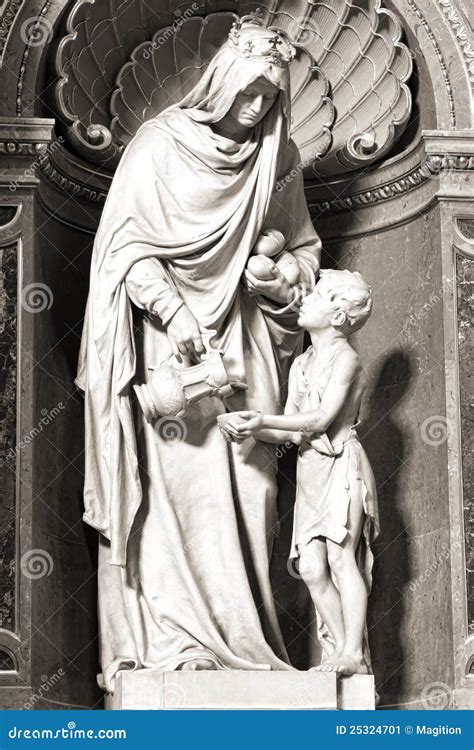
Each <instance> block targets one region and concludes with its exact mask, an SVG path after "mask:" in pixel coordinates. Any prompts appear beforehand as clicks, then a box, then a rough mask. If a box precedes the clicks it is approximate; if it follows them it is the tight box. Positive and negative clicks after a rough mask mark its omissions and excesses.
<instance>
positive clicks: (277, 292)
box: [243, 266, 293, 306]
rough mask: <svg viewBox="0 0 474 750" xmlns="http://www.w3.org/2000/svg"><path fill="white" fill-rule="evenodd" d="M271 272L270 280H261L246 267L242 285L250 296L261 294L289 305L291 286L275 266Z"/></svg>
mask: <svg viewBox="0 0 474 750" xmlns="http://www.w3.org/2000/svg"><path fill="white" fill-rule="evenodd" d="M273 273H274V278H273V279H270V281H262V280H261V279H257V277H256V276H254V275H253V274H252V273H250V271H249V270H248V269H247V268H246V269H245V272H244V279H243V283H244V286H245V287H246V289H247V291H248V293H249V295H250V296H251V297H255V296H256V295H258V294H261V295H263V296H264V297H268V299H271V300H273V302H280V303H281V304H283V305H285V306H286V305H289V304H290V302H291V301H292V293H293V292H292V287H291V286H290V284H289V283H288V280H287V278H286V277H285V276H284V275H283V274H282V272H281V271H280V269H279V268H278V267H277V266H275V268H274V269H273Z"/></svg>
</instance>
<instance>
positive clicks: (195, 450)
mask: <svg viewBox="0 0 474 750" xmlns="http://www.w3.org/2000/svg"><path fill="white" fill-rule="evenodd" d="M196 111H197V112H198V114H199V110H196ZM196 111H193V110H192V109H191V110H187V109H186V108H180V107H177V108H172V109H171V110H169V111H168V112H166V113H164V114H162V115H160V116H158V117H156V118H154V119H153V120H151V121H149V122H147V123H146V124H145V125H144V126H142V128H141V129H140V130H139V132H138V134H137V135H136V136H135V138H134V139H133V140H132V141H131V143H130V144H129V146H128V148H127V149H126V152H125V154H124V156H123V158H122V161H121V163H120V165H119V167H118V170H117V172H116V174H115V177H114V180H113V184H112V187H111V190H110V193H109V196H108V198H107V201H106V206H105V209H104V213H103V216H102V219H101V223H100V227H99V230H98V233H97V237H96V242H95V245H94V252H93V258H92V267H91V288H90V293H89V299H88V305H87V312H86V321H85V329H84V333H83V340H82V347H81V355H80V366H79V373H78V378H77V383H78V385H79V386H80V387H81V388H82V389H83V390H84V391H85V420H86V425H85V426H86V477H85V489H84V498H85V514H84V520H85V521H86V522H87V523H89V524H91V525H92V526H93V527H95V528H96V529H98V530H99V531H100V532H101V536H100V554H99V620H100V637H101V641H100V642H101V664H102V676H101V677H100V684H102V686H103V687H104V688H105V689H107V690H113V684H114V683H113V681H114V677H115V675H116V673H117V671H118V670H119V669H138V668H155V669H160V670H165V669H167V670H169V669H177V668H180V667H181V666H182V665H183V664H184V663H185V662H188V661H191V660H193V659H195V658H197V657H202V658H206V659H209V660H210V661H212V662H213V663H214V665H215V667H216V668H218V669H277V670H279V669H291V666H290V665H289V664H288V659H287V655H286V651H285V647H284V645H283V642H282V637H281V633H280V630H279V626H278V622H277V618H276V612H275V606H274V602H273V598H272V592H271V588H270V582H269V570H268V568H269V558H270V554H271V548H272V541H273V538H274V535H275V531H276V529H277V514H276V482H275V473H276V462H275V458H274V451H273V448H271V447H270V446H267V445H265V444H263V443H259V442H256V443H252V444H250V446H249V444H247V443H245V444H243V445H240V446H239V445H236V444H232V445H229V444H228V443H227V442H226V441H225V440H224V438H223V436H222V435H221V433H220V431H219V429H218V426H217V423H216V417H217V415H218V414H221V413H223V412H225V411H226V410H234V409H246V408H259V409H261V410H263V411H265V412H267V413H268V412H270V413H275V412H279V411H281V403H282V394H283V397H284V392H285V385H286V379H287V373H288V369H289V366H290V364H291V360H292V358H293V356H294V354H295V353H298V352H299V351H300V348H301V343H302V342H301V333H300V331H299V330H298V328H297V326H296V314H295V312H294V308H293V306H292V305H291V303H290V304H289V305H287V306H285V305H283V306H282V305H278V304H276V303H274V302H272V301H270V300H268V299H266V298H263V297H251V296H249V295H248V293H247V292H246V290H245V289H244V287H243V286H242V284H241V279H242V275H243V272H244V269H245V265H246V262H247V260H248V257H249V255H250V253H251V250H252V247H253V245H254V243H255V241H256V239H257V237H258V235H259V234H260V233H261V231H262V230H263V229H265V228H276V229H279V230H280V231H281V232H282V233H283V235H284V236H285V238H286V247H285V249H286V250H287V251H289V252H291V253H293V255H294V256H295V257H296V258H297V260H298V263H299V265H300V269H301V280H302V282H304V283H306V284H308V285H310V286H312V285H313V284H314V282H315V275H316V274H317V270H318V267H319V264H318V258H319V251H320V242H319V238H318V236H317V234H316V233H315V231H314V228H313V226H312V223H311V220H310V217H309V213H308V209H307V206H306V203H305V199H304V193H303V185H302V175H301V167H300V164H299V154H298V150H297V148H296V146H295V145H294V143H293V142H291V141H287V139H286V137H285V132H284V129H285V126H286V125H287V123H286V122H285V114H284V108H283V106H282V102H281V97H280V100H277V102H276V103H275V105H274V106H273V107H272V109H271V110H270V113H269V114H268V115H267V116H266V117H265V118H264V120H263V121H262V122H261V123H259V125H258V126H257V127H256V128H255V129H254V130H253V131H250V133H249V137H248V139H247V140H246V141H245V142H244V143H236V142H234V141H231V140H229V139H227V138H224V137H222V136H219V135H217V134H216V133H215V132H214V131H213V129H212V127H211V125H210V124H209V123H207V122H203V121H202V118H200V117H199V116H193V112H194V115H195V112H196ZM290 173H291V175H294V177H293V176H292V178H291V179H288V180H286V181H285V188H284V189H283V190H276V189H275V186H276V184H277V181H278V180H280V179H282V178H284V177H285V176H287V175H289V174H290ZM182 304H185V305H186V306H187V307H188V308H189V310H190V311H191V312H192V313H193V315H194V316H195V318H196V319H197V321H198V322H199V325H200V327H201V329H202V330H203V332H205V331H214V332H215V336H214V341H215V345H217V346H219V348H220V349H221V350H222V351H223V352H224V361H225V364H226V368H227V371H228V373H229V376H230V380H231V382H232V383H233V385H234V395H233V396H231V397H229V398H227V399H226V400H225V402H223V401H222V400H220V399H218V398H205V399H203V400H202V401H200V402H198V403H196V404H195V405H194V406H193V407H191V408H190V409H189V410H188V412H187V413H186V415H185V417H184V419H183V423H182V429H181V433H182V434H180V435H179V439H178V440H170V439H169V435H167V434H165V431H164V430H162V429H160V423H158V425H157V424H154V425H152V424H149V423H148V422H147V421H146V420H145V418H144V416H143V414H142V413H141V412H140V409H139V407H138V405H137V403H136V402H134V401H133V399H132V397H131V392H132V391H131V384H132V383H135V382H137V383H142V382H144V381H145V380H146V379H147V376H148V375H147V373H148V368H149V367H153V366H156V365H158V364H159V363H160V362H163V361H164V360H166V359H167V358H168V356H169V355H170V351H171V349H170V345H169V342H168V338H167V335H166V324H167V323H168V322H169V320H170V319H171V317H172V316H173V314H175V313H176V311H177V310H178V309H179V307H180V306H181V305H182Z"/></svg>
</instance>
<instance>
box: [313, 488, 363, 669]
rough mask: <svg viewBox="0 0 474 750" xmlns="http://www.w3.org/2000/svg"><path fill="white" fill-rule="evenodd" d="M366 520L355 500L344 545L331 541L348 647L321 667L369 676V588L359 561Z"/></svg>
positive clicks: (332, 558) (350, 512) (330, 546)
mask: <svg viewBox="0 0 474 750" xmlns="http://www.w3.org/2000/svg"><path fill="white" fill-rule="evenodd" d="M363 520H364V512H363V508H362V502H361V500H360V501H358V500H355V499H352V500H351V504H350V507H349V519H348V521H349V523H348V534H347V536H346V538H345V539H344V541H343V542H342V544H336V543H335V542H331V541H330V540H329V539H328V541H327V548H328V562H329V566H330V568H331V570H332V571H333V573H334V576H335V579H336V583H337V587H338V589H339V592H340V597H341V602H342V611H343V615H344V624H345V645H344V650H343V653H342V654H341V655H339V654H338V655H336V654H332V655H331V656H330V657H329V659H328V660H327V662H325V663H324V664H323V665H321V667H320V669H323V670H324V671H336V672H341V673H342V674H367V672H368V669H367V665H366V664H365V662H364V655H363V638H364V629H365V622H366V617H367V598H368V597H367V589H366V586H365V583H364V579H363V578H362V575H361V573H360V570H359V568H358V565H357V560H356V550H357V545H358V544H359V540H360V535H361V531H362V524H363Z"/></svg>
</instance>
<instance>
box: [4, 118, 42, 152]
mask: <svg viewBox="0 0 474 750" xmlns="http://www.w3.org/2000/svg"><path fill="white" fill-rule="evenodd" d="M53 128H54V120H50V119H47V118H41V117H21V118H18V117H0V158H2V156H7V157H10V156H17V157H26V156H28V157H30V156H34V157H38V156H40V157H41V158H43V155H44V153H45V151H46V150H47V148H48V146H49V144H50V143H51V141H52V139H53Z"/></svg>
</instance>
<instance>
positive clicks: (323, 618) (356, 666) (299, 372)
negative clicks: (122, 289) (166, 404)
mask: <svg viewBox="0 0 474 750" xmlns="http://www.w3.org/2000/svg"><path fill="white" fill-rule="evenodd" d="M371 308H372V295H371V289H370V287H369V286H368V285H367V284H366V283H365V282H364V280H363V279H362V277H361V275H360V274H359V273H351V272H350V271H331V270H326V271H321V277H320V281H319V282H318V283H317V285H316V287H315V289H314V291H313V292H312V293H311V294H310V295H309V296H307V297H305V298H304V300H303V303H302V306H301V310H300V313H299V318H298V323H299V325H301V326H302V328H304V329H306V330H307V331H308V333H309V334H310V336H311V343H312V346H310V347H309V348H308V349H307V350H306V351H305V352H304V353H303V354H302V355H301V356H299V357H297V358H296V359H295V361H294V363H293V365H292V368H291V371H290V377H289V393H288V400H287V404H286V407H285V414H284V415H282V416H276V415H266V414H261V413H260V412H255V411H253V412H249V411H246V412H236V413H234V414H230V415H226V418H225V419H222V418H221V420H220V422H221V429H222V430H223V432H224V434H225V436H226V438H227V439H229V440H235V441H237V442H241V441H242V440H245V439H246V438H249V437H253V438H255V439H257V440H263V441H265V442H269V443H285V442H287V441H291V442H293V443H295V444H296V445H298V446H299V452H298V465H297V493H296V503H295V512H294V525H293V540H292V546H291V553H290V558H296V559H297V561H298V569H299V574H300V575H301V577H302V578H303V580H304V581H305V583H306V585H307V586H308V589H309V591H310V594H311V598H312V601H313V604H314V606H315V609H316V613H317V619H318V627H319V638H320V642H321V645H322V649H323V657H322V661H321V664H320V665H319V666H316V667H312V669H316V670H319V671H333V672H339V673H341V674H345V675H351V674H356V673H358V674H367V673H369V672H371V663H370V656H369V650H368V643H367V629H366V615H367V599H368V594H369V591H370V586H371V578H372V576H371V571H372V562H373V556H372V553H371V550H370V542H371V540H372V539H373V538H374V537H375V536H376V534H377V532H378V513H377V497H376V488H375V480H374V476H373V473H372V470H371V467H370V464H369V462H368V459H367V456H366V454H365V451H364V449H363V448H362V445H361V444H360V442H359V439H358V437H357V432H356V427H357V425H358V414H359V408H360V404H361V400H362V396H363V394H364V391H365V388H366V376H365V373H364V370H363V367H362V364H361V362H360V359H359V356H358V355H357V353H356V352H355V351H354V349H353V348H352V346H351V345H350V343H349V340H348V339H349V337H350V336H351V334H352V333H354V332H355V331H357V330H359V329H360V328H361V327H362V326H363V325H364V323H365V322H366V320H367V319H368V317H369V315H370V312H371Z"/></svg>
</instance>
